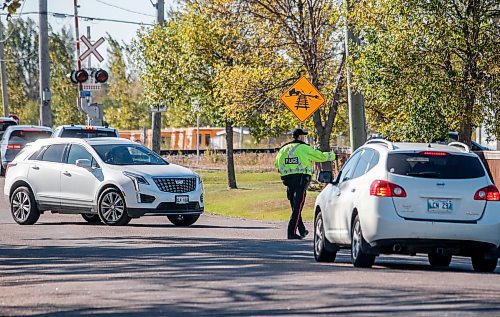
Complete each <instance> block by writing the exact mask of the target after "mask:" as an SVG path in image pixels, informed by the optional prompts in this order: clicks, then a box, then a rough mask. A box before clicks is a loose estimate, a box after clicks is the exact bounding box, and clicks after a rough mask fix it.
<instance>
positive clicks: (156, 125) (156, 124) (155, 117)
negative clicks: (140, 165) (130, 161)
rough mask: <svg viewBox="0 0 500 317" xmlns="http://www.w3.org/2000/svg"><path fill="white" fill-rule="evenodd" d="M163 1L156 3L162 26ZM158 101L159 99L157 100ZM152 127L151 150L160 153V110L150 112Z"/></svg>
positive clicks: (163, 19) (158, 21) (158, 17)
mask: <svg viewBox="0 0 500 317" xmlns="http://www.w3.org/2000/svg"><path fill="white" fill-rule="evenodd" d="M164 12H165V2H164V0H158V2H157V3H156V22H157V23H158V24H159V25H160V26H163V23H164V22H165V15H164ZM158 102H159V100H158ZM152 121H153V124H152V128H153V137H152V145H153V151H155V152H156V153H158V154H159V153H160V149H161V147H160V139H161V112H159V111H158V112H152Z"/></svg>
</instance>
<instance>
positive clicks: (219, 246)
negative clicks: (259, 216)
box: [0, 179, 500, 316]
mask: <svg viewBox="0 0 500 317" xmlns="http://www.w3.org/2000/svg"><path fill="white" fill-rule="evenodd" d="M0 188H3V179H0ZM283 203H285V201H284V202H283ZM285 227H286V224H285V223H281V222H279V223H275V222H262V221H249V220H241V219H229V218H224V217H217V216H212V215H203V216H202V217H201V218H200V220H199V221H198V222H197V223H196V224H195V225H193V226H192V227H189V228H176V227H174V226H173V225H171V224H170V223H169V222H168V220H167V219H166V218H163V217H144V218H141V219H139V220H133V221H132V222H131V223H130V225H128V226H126V227H107V226H104V225H89V224H87V223H86V222H85V221H84V220H83V219H82V218H81V217H80V216H68V215H57V214H54V215H52V214H45V215H42V216H41V218H40V220H39V222H38V223H37V224H36V225H34V226H20V225H17V224H16V223H15V222H14V221H13V220H12V218H11V216H10V213H9V209H8V206H7V204H6V203H5V201H4V200H3V199H1V198H0V315H54V316H58V315H61V316H68V315H100V316H106V315H120V316H126V315H134V316H141V315H143V316H152V315H155V316H157V315H161V316H176V315H183V316H190V315H193V316H205V315H215V316H270V315H273V316H276V315H281V316H308V315H328V316H331V315H338V316H346V315H349V316H387V315H391V316H397V315H399V316H477V315H484V316H500V267H499V268H497V270H496V271H495V273H493V274H478V273H474V272H473V271H472V267H471V265H470V260H469V259H467V258H454V259H453V261H452V264H451V266H450V268H448V269H445V270H436V269H432V268H431V267H430V266H429V265H428V263H427V257H425V256H416V257H399V256H382V257H379V258H378V259H377V261H376V264H375V266H374V267H373V268H372V269H356V268H353V267H352V265H351V264H350V262H349V253H348V252H347V251H341V252H340V253H339V254H338V256H337V261H336V262H335V263H333V264H319V263H316V262H315V261H314V258H313V255H312V237H308V238H307V239H306V240H302V241H297V240H285V239H283V237H284V236H285ZM308 228H309V230H310V231H312V225H311V224H308Z"/></svg>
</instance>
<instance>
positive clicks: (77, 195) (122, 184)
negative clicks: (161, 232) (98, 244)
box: [4, 138, 204, 226]
mask: <svg viewBox="0 0 500 317" xmlns="http://www.w3.org/2000/svg"><path fill="white" fill-rule="evenodd" d="M4 195H5V196H6V198H7V199H8V201H9V202H10V209H11V212H12V216H13V218H14V220H15V221H16V222H17V223H19V224H26V225H28V224H34V223H35V222H36V221H37V220H38V218H39V216H40V214H41V213H43V212H44V211H48V210H50V211H51V212H54V213H66V214H82V216H83V218H84V219H85V220H87V221H88V222H99V221H102V222H103V223H105V224H107V225H125V224H127V223H128V222H129V221H130V219H131V218H139V217H141V216H143V215H164V216H167V217H168V219H169V220H170V221H171V222H172V223H173V224H174V225H178V226H189V225H191V224H193V223H195V222H196V220H197V219H198V217H199V216H200V215H201V214H202V213H203V210H204V202H203V182H202V179H201V177H200V176H199V175H197V174H196V173H194V172H193V171H191V170H190V169H188V168H185V167H182V166H179V165H175V164H171V163H168V162H166V161H165V160H164V159H163V158H162V157H160V156H159V155H157V154H156V153H154V152H153V151H151V150H149V149H148V148H146V147H144V146H143V145H140V144H137V143H135V142H132V141H130V140H126V139H120V138H93V139H76V138H50V139H44V140H38V141H36V142H33V143H30V144H28V146H27V147H25V149H24V150H23V151H22V152H21V153H20V154H19V155H18V156H17V157H16V158H15V159H14V160H13V161H12V162H10V163H9V164H8V167H7V173H6V177H5V187H4Z"/></svg>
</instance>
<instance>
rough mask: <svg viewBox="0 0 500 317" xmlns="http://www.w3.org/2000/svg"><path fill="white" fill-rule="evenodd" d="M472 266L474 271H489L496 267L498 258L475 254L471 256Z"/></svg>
mask: <svg viewBox="0 0 500 317" xmlns="http://www.w3.org/2000/svg"><path fill="white" fill-rule="evenodd" d="M471 260H472V267H473V268H474V271H476V272H482V273H491V272H493V271H495V269H496V268H497V262H498V258H497V257H494V258H487V257H486V254H484V253H483V254H477V255H473V256H472V257H471Z"/></svg>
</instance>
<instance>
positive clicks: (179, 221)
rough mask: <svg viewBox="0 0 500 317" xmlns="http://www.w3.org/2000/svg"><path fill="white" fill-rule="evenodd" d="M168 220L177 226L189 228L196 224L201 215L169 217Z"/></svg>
mask: <svg viewBox="0 0 500 317" xmlns="http://www.w3.org/2000/svg"><path fill="white" fill-rule="evenodd" d="M167 218H168V220H170V222H171V223H173V224H174V225H176V226H179V227H187V226H190V225H192V224H193V223H195V222H196V220H198V218H200V215H174V216H167Z"/></svg>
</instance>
